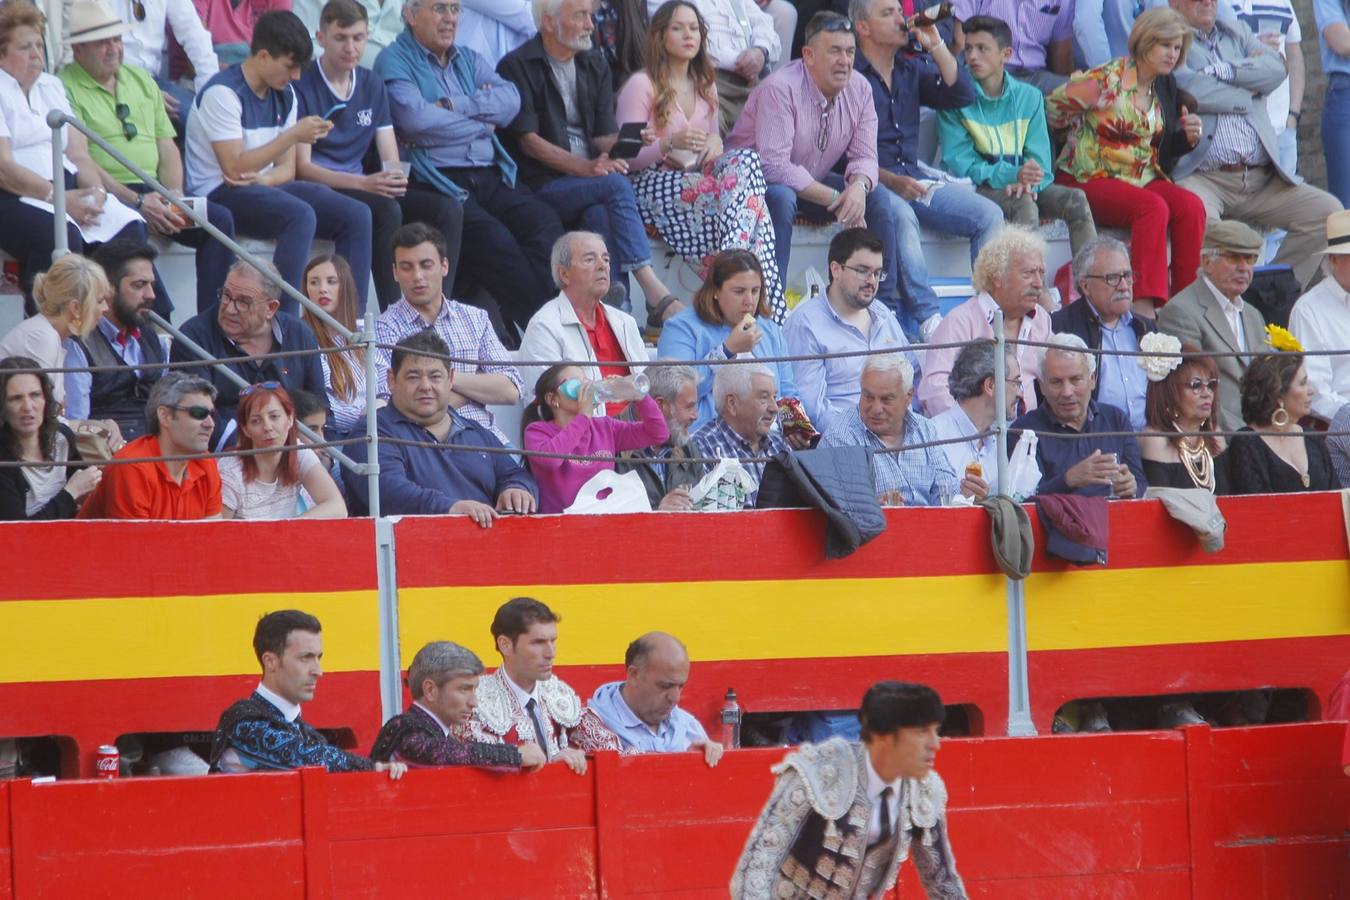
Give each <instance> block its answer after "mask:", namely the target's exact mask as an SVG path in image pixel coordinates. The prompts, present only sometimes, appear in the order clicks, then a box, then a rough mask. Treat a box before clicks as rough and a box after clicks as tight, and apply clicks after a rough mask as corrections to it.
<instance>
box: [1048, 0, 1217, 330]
mask: <svg viewBox="0 0 1350 900" xmlns="http://www.w3.org/2000/svg"><path fill="white" fill-rule="evenodd" d="M1190 45H1191V29H1190V27H1189V26H1188V25H1187V24H1186V20H1185V19H1183V18H1182V17H1181V15H1180V13H1177V12H1176V11H1175V10H1172V9H1168V8H1165V7H1164V8H1157V9H1150V10H1147V11H1145V12H1144V13H1142V14H1140V16H1139V18H1138V19H1136V20H1135V23H1134V29H1133V30H1132V31H1131V32H1130V40H1129V50H1130V55H1129V57H1128V58H1125V59H1113V60H1111V61H1110V62H1108V63H1105V64H1103V65H1100V66H1097V67H1096V68H1095V69H1090V70H1088V71H1086V72H1080V73H1078V74H1076V75H1074V76H1073V78H1071V79H1070V80H1069V83H1068V84H1065V85H1063V86H1062V87H1059V88H1057V89H1055V91H1054V92H1053V93H1051V94H1050V96H1048V97H1046V100H1045V107H1046V116H1047V118H1048V119H1049V122H1050V127H1051V128H1053V129H1055V130H1057V131H1058V130H1065V129H1067V130H1068V132H1069V133H1068V139H1067V143H1066V144H1065V146H1064V150H1063V152H1061V153H1060V156H1059V161H1058V163H1057V169H1058V172H1057V173H1056V177H1055V180H1056V181H1057V182H1058V183H1060V184H1065V185H1069V186H1070V187H1078V188H1082V189H1083V191H1084V192H1085V193H1086V194H1087V197H1088V204H1089V205H1090V206H1091V207H1092V215H1093V218H1095V219H1096V221H1097V224H1098V225H1099V226H1102V225H1105V226H1107V227H1111V228H1129V229H1130V257H1131V259H1132V260H1133V262H1134V268H1135V284H1134V305H1135V312H1136V313H1139V314H1141V315H1145V316H1148V317H1150V318H1152V317H1153V316H1154V314H1155V308H1156V307H1158V306H1161V305H1163V304H1164V303H1166V302H1167V298H1168V297H1171V296H1173V295H1174V294H1176V292H1177V291H1179V290H1181V289H1182V288H1184V287H1186V286H1187V285H1188V284H1190V283H1191V282H1192V281H1194V280H1195V273H1196V270H1197V269H1198V268H1199V267H1200V244H1201V242H1202V241H1203V239H1204V236H1205V206H1204V203H1203V202H1201V200H1200V198H1199V197H1197V196H1196V195H1195V194H1193V193H1191V192H1190V191H1188V190H1186V189H1185V188H1180V187H1177V186H1176V185H1175V184H1173V183H1172V180H1171V179H1170V178H1169V177H1168V173H1169V172H1170V171H1171V170H1172V168H1173V167H1174V166H1175V164H1176V161H1177V160H1178V159H1179V158H1180V157H1181V156H1182V155H1184V154H1186V153H1189V152H1190V151H1191V150H1192V149H1194V148H1195V145H1196V144H1197V143H1199V141H1200V117H1199V116H1198V115H1195V114H1194V113H1193V112H1191V110H1193V109H1194V108H1195V105H1196V104H1195V99H1194V98H1193V97H1190V95H1188V94H1185V93H1184V92H1181V91H1180V90H1179V89H1178V88H1177V84H1176V79H1175V78H1174V77H1173V75H1172V72H1173V70H1175V69H1176V67H1177V66H1179V65H1180V64H1181V63H1182V62H1183V61H1184V60H1185V58H1186V51H1187V50H1188V49H1189V48H1190ZM1169 229H1170V230H1171V237H1172V262H1171V283H1170V285H1169V283H1168V262H1167V236H1168V230H1169Z"/></svg>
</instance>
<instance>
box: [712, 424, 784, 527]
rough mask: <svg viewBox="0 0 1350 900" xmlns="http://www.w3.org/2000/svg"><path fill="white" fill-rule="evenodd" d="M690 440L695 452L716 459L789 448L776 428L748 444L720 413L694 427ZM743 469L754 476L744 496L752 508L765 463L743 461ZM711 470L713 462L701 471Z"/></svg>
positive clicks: (771, 452) (771, 453) (747, 506)
mask: <svg viewBox="0 0 1350 900" xmlns="http://www.w3.org/2000/svg"><path fill="white" fill-rule="evenodd" d="M690 443H692V444H693V446H694V455H695V456H698V457H703V458H709V459H711V458H717V459H744V458H745V457H748V456H777V455H778V454H779V453H782V452H783V451H784V450H787V449H789V448H788V445H787V441H785V440H783V437H782V435H780V434H779V433H778V432H776V431H770V432H769V433H768V434H766V435H764V437H762V438H760V441H759V448H758V449H756V448H754V447H751V446H750V442H749V441H747V440H746V439H745V438H743V437H741V436H740V435H739V434H737V433H736V432H735V431H733V430H732V429H731V426H730V425H728V424H727V420H726V419H724V418H722V417H721V416H720V415H719V416H718V417H717V418H715V419H713V420H712V421H711V422H708V423H707V424H706V425H704V426H703V427H702V428H700V429H699V430H698V431H695V432H694V434H693V436H692V437H691V438H690ZM741 465H742V466H744V467H745V471H747V472H749V473H750V475H751V476H752V477H753V478H754V479H755V490H754V491H753V492H751V493H749V494H746V496H745V508H746V509H753V508H754V506H755V498H756V497H758V496H759V482H760V479H762V478H763V477H764V466H765V465H767V463H762V462H742V463H741ZM711 470H712V466H705V467H704V474H707V472H709V471H711Z"/></svg>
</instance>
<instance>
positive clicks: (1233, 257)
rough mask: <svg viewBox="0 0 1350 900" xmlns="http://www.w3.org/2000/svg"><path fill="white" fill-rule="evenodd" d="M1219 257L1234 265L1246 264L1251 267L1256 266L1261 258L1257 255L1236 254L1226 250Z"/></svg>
mask: <svg viewBox="0 0 1350 900" xmlns="http://www.w3.org/2000/svg"><path fill="white" fill-rule="evenodd" d="M1219 255H1220V256H1222V257H1223V258H1224V259H1226V260H1228V261H1229V262H1230V263H1233V264H1234V265H1237V264H1238V263H1246V264H1247V265H1249V266H1254V265H1256V261H1257V260H1258V259H1260V256H1259V255H1258V254H1256V253H1235V252H1233V251H1231V250H1224V251H1222V252H1220V253H1219Z"/></svg>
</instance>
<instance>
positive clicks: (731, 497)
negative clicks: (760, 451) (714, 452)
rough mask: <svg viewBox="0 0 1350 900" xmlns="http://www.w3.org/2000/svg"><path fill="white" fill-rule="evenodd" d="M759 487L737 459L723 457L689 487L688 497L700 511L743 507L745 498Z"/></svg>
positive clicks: (753, 477)
mask: <svg viewBox="0 0 1350 900" xmlns="http://www.w3.org/2000/svg"><path fill="white" fill-rule="evenodd" d="M758 487H759V483H758V482H756V481H755V476H753V475H751V474H750V473H749V472H747V471H746V470H745V466H743V465H741V462H740V460H738V459H726V458H723V459H722V460H721V461H719V462H718V463H717V465H716V466H713V470H712V471H711V472H709V473H708V474H707V475H704V476H703V478H702V479H701V480H700V481H699V483H698V484H696V485H694V486H693V487H692V488H690V489H689V499H690V501H692V502H693V504H694V509H696V510H699V511H700V512H702V511H706V510H718V509H723V510H726V509H744V508H745V498H746V496H748V495H749V494H753V493H754V492H755V490H756V489H757V488H758Z"/></svg>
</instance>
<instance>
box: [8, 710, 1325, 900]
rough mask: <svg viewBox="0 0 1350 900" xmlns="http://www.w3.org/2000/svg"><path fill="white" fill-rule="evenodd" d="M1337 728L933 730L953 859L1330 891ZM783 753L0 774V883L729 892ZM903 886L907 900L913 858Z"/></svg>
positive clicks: (322, 890)
mask: <svg viewBox="0 0 1350 900" xmlns="http://www.w3.org/2000/svg"><path fill="white" fill-rule="evenodd" d="M1344 728H1345V725H1344V724H1343V723H1314V724H1306V725H1286V726H1273V727H1267V728H1254V729H1234V730H1229V731H1216V732H1211V731H1210V730H1209V729H1207V728H1204V727H1200V728H1190V729H1186V730H1185V731H1183V732H1165V733H1135V734H1115V735H1090V736H1089V735H1084V736H1070V737H1043V738H993V739H961V740H951V741H948V742H947V743H946V745H945V746H944V748H943V750H942V753H941V756H940V759H939V764H940V768H941V771H942V773H943V777H944V779H945V780H946V782H947V786H948V789H949V791H950V794H951V804H950V810H951V815H950V820H951V830H952V841H953V846H954V849H955V852H956V858H957V862H958V865H959V868H960V871H961V873H962V875H963V877H964V879H965V882H966V886H967V888H968V889H969V891H970V895H971V897H972V898H988V900H994V898H998V900H1009V898H1011V900H1023V898H1025V900H1032V898H1035V900H1042V898H1044V900H1065V898H1068V900H1075V898H1089V897H1091V898H1097V897H1113V898H1147V900H1171V898H1185V897H1193V898H1197V900H1214V898H1222V900H1320V898H1327V900H1333V898H1336V900H1339V898H1344V897H1346V896H1347V891H1350V880H1347V870H1346V866H1345V858H1346V853H1347V851H1350V832H1347V831H1346V811H1347V810H1348V809H1350V779H1347V778H1346V777H1345V776H1344V775H1343V774H1341V770H1340V765H1339V753H1340V746H1341V741H1342V739H1343V735H1344ZM782 753H783V751H782V750H781V749H780V750H745V751H737V752H733V753H729V754H727V756H726V757H724V759H723V760H722V763H721V764H720V765H719V766H718V767H717V768H716V769H713V770H709V769H707V767H706V766H704V765H703V762H702V757H701V755H700V754H694V753H688V754H674V755H666V756H641V757H619V756H616V755H614V754H601V755H599V756H598V757H596V758H595V759H594V760H593V762H592V767H591V769H590V771H589V772H588V773H587V774H586V775H585V776H577V775H574V774H572V773H571V772H570V771H568V770H566V769H565V768H564V767H562V766H550V767H548V768H547V769H546V770H545V771H543V772H540V773H537V774H535V775H527V776H520V775H515V774H506V773H493V772H486V771H478V770H421V771H414V772H410V773H409V774H408V775H407V776H406V777H405V778H404V779H403V780H402V781H400V782H390V781H388V780H387V779H386V778H385V777H384V776H383V775H378V774H369V775H328V774H326V773H324V772H323V771H322V770H318V769H312V770H309V769H307V770H304V771H302V772H292V773H281V774H272V775H240V776H212V777H208V778H195V779H183V778H165V779H135V780H132V779H128V780H123V781H113V782H96V781H83V782H81V781H66V782H58V783H54V784H46V785H32V784H30V783H28V782H16V783H13V784H10V785H0V862H3V861H5V860H6V856H5V853H6V850H5V847H6V840H5V835H6V830H5V829H6V827H7V825H6V823H7V821H8V822H12V823H13V834H12V837H11V840H12V844H13V853H12V856H11V857H10V858H9V859H8V865H4V866H0V897H9V896H11V892H9V885H8V883H7V879H8V878H12V880H13V881H12V883H13V891H12V896H14V897H16V898H18V900H28V898H38V897H40V898H44V900H45V898H65V897H79V898H85V897H94V896H109V895H116V896H146V897H150V896H164V895H165V893H166V891H171V892H172V894H173V895H174V896H176V897H192V898H216V897H220V898H238V897H284V898H301V897H304V898H329V897H340V898H347V897H361V898H371V897H408V896H457V897H474V898H480V897H481V898H533V897H589V896H595V895H602V896H607V897H638V896H650V895H655V894H661V895H664V896H667V897H680V898H685V897H688V898H700V897H708V898H711V897H717V896H725V895H726V885H727V882H728V880H729V878H730V873H731V869H732V867H733V865H734V863H735V860H736V859H737V857H738V856H739V853H740V850H741V847H742V845H743V843H744V841H745V837H746V835H747V834H748V833H749V830H750V826H751V823H752V822H753V820H754V817H755V816H756V814H757V813H758V811H759V809H760V808H761V806H762V804H763V802H764V799H765V797H766V796H767V794H768V790H769V787H770V784H771V782H772V777H771V776H770V774H769V771H768V767H769V765H770V764H771V763H773V762H776V761H777V760H778V759H780V758H781V756H782ZM6 807H7V808H6ZM6 812H7V813H8V815H5V814H3V813H6ZM902 883H903V885H902V890H901V892H900V897H901V898H903V900H908V898H918V897H921V896H922V893H921V891H920V890H919V889H918V885H917V876H916V873H915V872H914V871H913V868H912V866H910V865H906V866H905V868H904V869H903V870H902Z"/></svg>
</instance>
